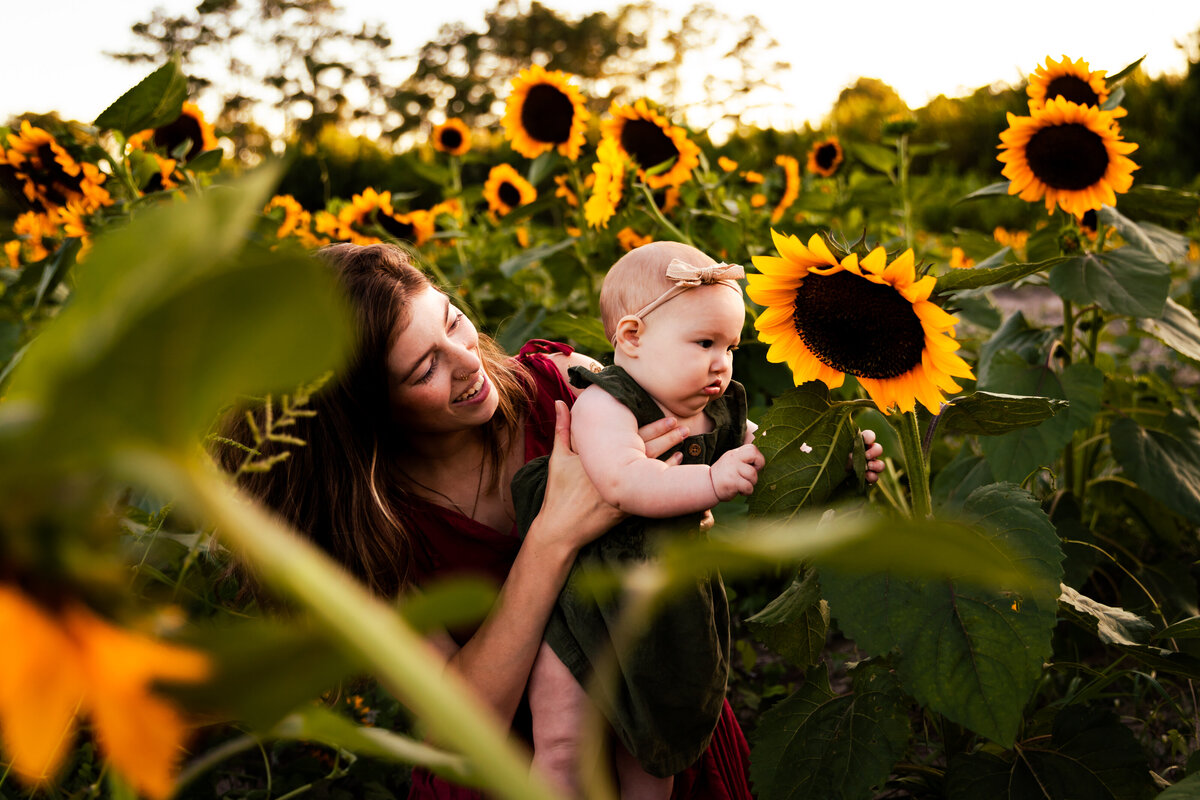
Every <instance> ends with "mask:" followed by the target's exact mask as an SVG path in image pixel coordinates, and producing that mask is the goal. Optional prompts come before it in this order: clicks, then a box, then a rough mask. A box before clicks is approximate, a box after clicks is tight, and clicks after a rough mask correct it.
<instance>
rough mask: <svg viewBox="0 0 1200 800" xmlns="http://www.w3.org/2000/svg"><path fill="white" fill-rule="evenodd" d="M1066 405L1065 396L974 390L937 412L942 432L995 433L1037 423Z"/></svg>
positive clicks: (956, 398) (991, 434)
mask: <svg viewBox="0 0 1200 800" xmlns="http://www.w3.org/2000/svg"><path fill="white" fill-rule="evenodd" d="M1068 405H1070V404H1069V403H1068V402H1067V401H1066V400H1055V399H1052V398H1049V397H1022V396H1019V395H1011V394H996V393H994V392H974V393H972V394H967V395H960V396H958V397H955V398H952V399H951V400H950V401H949V402H948V403H946V405H945V406H943V407H942V413H941V414H939V415H938V424H939V425H940V426H941V428H942V430H943V431H944V432H946V433H967V434H974V435H976V436H997V435H999V434H1002V433H1008V432H1009V431H1012V430H1017V429H1020V428H1028V427H1030V426H1032V425H1037V424H1039V423H1041V422H1043V421H1045V420H1047V419H1049V418H1050V417H1052V416H1054V415H1055V414H1057V413H1058V412H1060V411H1062V410H1063V409H1065V408H1066V407H1067V406H1068Z"/></svg>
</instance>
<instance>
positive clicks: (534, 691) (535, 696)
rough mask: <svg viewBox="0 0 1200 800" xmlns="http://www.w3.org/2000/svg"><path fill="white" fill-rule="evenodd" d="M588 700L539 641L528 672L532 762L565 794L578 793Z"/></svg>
mask: <svg viewBox="0 0 1200 800" xmlns="http://www.w3.org/2000/svg"><path fill="white" fill-rule="evenodd" d="M590 706H591V701H590V700H589V699H588V696H587V692H585V691H584V690H583V687H582V686H580V685H579V682H578V681H576V680H575V676H574V675H572V674H571V670H569V669H567V665H566V664H564V663H562V661H560V660H559V658H558V656H557V655H555V654H554V651H553V650H552V649H550V645H548V644H546V643H545V642H542V646H541V647H540V648H539V649H538V654H537V658H536V659H534V662H533V671H532V672H531V673H530V675H529V711H530V713H531V714H532V715H533V766H534V769H536V770H538V771H539V772H541V774H542V775H543V776H545V777H546V778H547V779H548V780H549V781H550V782H551V783H552V784H553V785H554V786H555V787H557V788H558V789H559V790H560V791H561V792H562V793H563V794H564V795H565V796H567V797H579V796H581V795H582V789H581V786H580V779H579V767H580V764H579V742H580V738H581V737H582V735H583V726H584V725H585V724H586V723H587V719H588V714H589V713H590Z"/></svg>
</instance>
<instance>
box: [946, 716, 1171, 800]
mask: <svg viewBox="0 0 1200 800" xmlns="http://www.w3.org/2000/svg"><path fill="white" fill-rule="evenodd" d="M946 790H947V791H946V794H947V797H949V798H950V800H976V799H977V798H983V797H986V798H988V800H1033V798H1039V799H1040V798H1047V797H1055V798H1057V797H1063V798H1066V797H1070V798H1072V800H1117V798H1121V800H1125V798H1128V800H1143V799H1147V800H1148V798H1151V797H1153V796H1154V782H1153V781H1152V780H1151V778H1150V770H1149V767H1148V765H1147V763H1146V756H1145V754H1144V753H1143V752H1142V748H1141V747H1140V746H1139V745H1138V742H1137V739H1136V738H1135V737H1134V735H1133V732H1132V731H1131V730H1129V728H1127V727H1125V726H1124V725H1122V724H1121V722H1120V721H1119V720H1118V719H1117V717H1116V715H1115V714H1113V713H1112V712H1111V711H1109V710H1107V709H1087V708H1082V707H1079V706H1068V707H1067V708H1064V709H1063V710H1062V711H1061V712H1060V713H1059V715H1058V716H1057V717H1055V719H1054V726H1053V732H1052V733H1051V735H1050V737H1048V738H1047V737H1038V738H1036V739H1031V740H1029V741H1026V742H1022V743H1021V750H1020V754H1019V755H1018V754H1016V753H1012V752H1006V753H1003V754H1002V755H995V754H993V753H989V752H986V751H980V752H977V753H968V754H963V755H959V756H955V757H954V758H953V759H952V760H951V761H950V765H949V769H948V770H947V772H946Z"/></svg>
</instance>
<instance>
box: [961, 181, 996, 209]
mask: <svg viewBox="0 0 1200 800" xmlns="http://www.w3.org/2000/svg"><path fill="white" fill-rule="evenodd" d="M997 195H1003V196H1005V197H1007V196H1008V181H1000V182H998V183H989V184H988V185H987V186H985V187H983V188H982V189H976V190H975V191H973V192H971V193H970V194H968V195H964V196H963V197H960V198H959V199H958V200H957V201H956V202H955V204H956V205H957V204H958V203H965V202H967V201H968V200H978V199H979V198H981V197H996V196H997Z"/></svg>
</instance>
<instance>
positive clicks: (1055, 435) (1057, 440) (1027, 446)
mask: <svg viewBox="0 0 1200 800" xmlns="http://www.w3.org/2000/svg"><path fill="white" fill-rule="evenodd" d="M979 388H980V390H982V391H990V390H992V389H1000V388H1003V389H1006V390H1008V391H1012V392H1013V393H1019V394H1021V395H1026V396H1039V397H1045V398H1047V399H1050V400H1060V401H1061V400H1066V401H1068V403H1069V405H1068V406H1067V407H1066V409H1065V410H1064V411H1062V412H1059V413H1057V414H1055V416H1053V417H1051V418H1050V419H1047V420H1045V421H1044V422H1042V423H1040V424H1038V425H1034V426H1032V427H1026V428H1022V429H1020V430H1015V431H1009V432H1008V433H1003V434H1000V435H998V436H989V437H988V438H986V439H984V440H982V441H981V442H980V448H981V449H982V450H983V455H984V457H985V458H987V461H988V464H989V465H990V466H991V468H992V472H993V473H994V474H995V476H996V479H997V480H1001V481H1012V482H1013V483H1021V482H1022V481H1024V480H1025V478H1026V476H1028V475H1029V474H1030V473H1031V472H1033V471H1034V470H1035V469H1037V468H1038V467H1042V466H1048V465H1051V464H1053V463H1054V462H1055V460H1056V459H1057V458H1058V457H1059V454H1060V453H1061V452H1062V449H1063V448H1064V447H1065V446H1066V444H1067V442H1069V441H1070V440H1071V436H1072V434H1073V433H1074V432H1075V431H1077V430H1079V429H1080V428H1083V427H1086V426H1087V425H1089V424H1091V421H1092V418H1093V417H1094V416H1095V415H1096V412H1097V411H1099V409H1100V395H1101V391H1102V390H1103V388H1104V373H1103V372H1101V371H1100V370H1099V369H1097V368H1096V367H1094V366H1092V365H1091V364H1087V363H1083V362H1080V363H1076V364H1071V365H1070V366H1068V367H1067V368H1066V369H1064V370H1063V371H1062V372H1061V373H1060V372H1055V371H1054V370H1052V369H1050V368H1049V367H1048V366H1047V365H1046V364H1044V363H1039V364H1029V363H1027V362H1026V361H1025V359H1023V358H1022V357H1021V356H1019V355H1017V354H1016V353H1014V352H1012V351H1006V350H1001V351H999V352H997V353H996V354H995V355H994V356H993V357H992V359H991V363H990V364H989V367H988V372H987V383H986V385H980V387H979Z"/></svg>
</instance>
